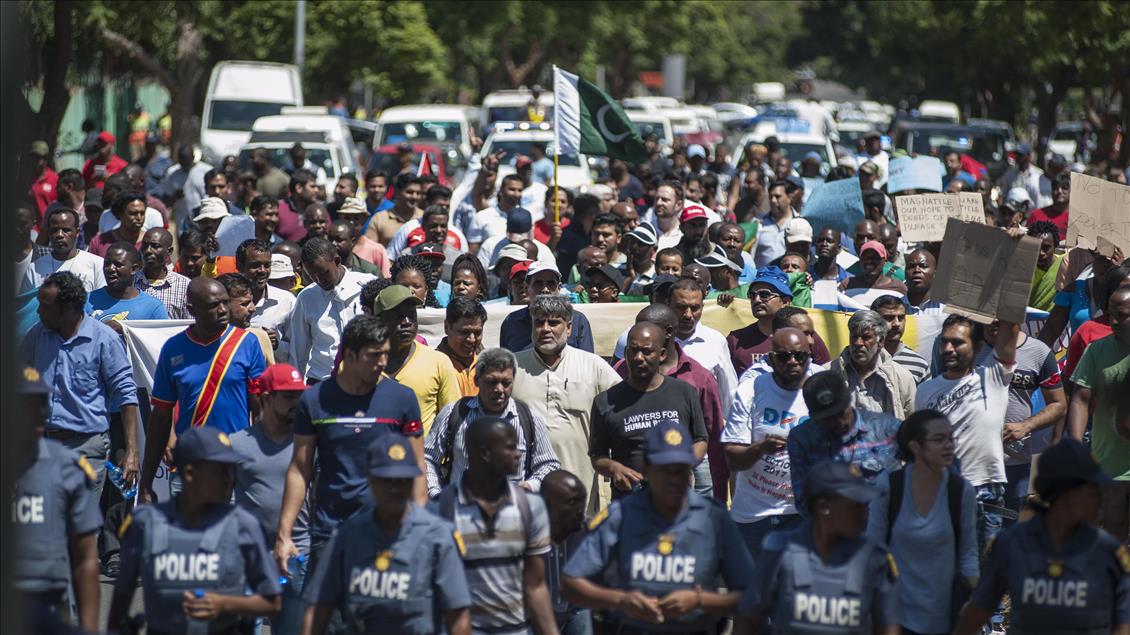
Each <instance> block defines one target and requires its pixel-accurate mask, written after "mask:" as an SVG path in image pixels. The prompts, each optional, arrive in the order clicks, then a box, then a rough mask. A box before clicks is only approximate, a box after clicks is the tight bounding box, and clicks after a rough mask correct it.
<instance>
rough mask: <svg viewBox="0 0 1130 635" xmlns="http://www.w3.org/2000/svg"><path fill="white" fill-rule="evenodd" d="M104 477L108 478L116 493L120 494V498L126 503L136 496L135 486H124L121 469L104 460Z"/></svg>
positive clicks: (123, 476) (124, 481)
mask: <svg viewBox="0 0 1130 635" xmlns="http://www.w3.org/2000/svg"><path fill="white" fill-rule="evenodd" d="M106 476H107V477H109V479H110V482H111V483H113V484H114V487H116V488H118V491H119V492H121V493H122V498H124V499H126V500H127V501H132V500H133V499H134V497H136V496H137V485H134V486H133V487H129V486H128V485H126V477H125V474H124V473H122V468H120V467H118V466H117V465H116V464H115V463H114V462H113V461H111V460H109V459H107V460H106Z"/></svg>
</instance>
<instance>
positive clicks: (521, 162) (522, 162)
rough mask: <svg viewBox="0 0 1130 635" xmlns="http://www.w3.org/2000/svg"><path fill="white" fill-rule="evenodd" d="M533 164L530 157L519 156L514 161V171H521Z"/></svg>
mask: <svg viewBox="0 0 1130 635" xmlns="http://www.w3.org/2000/svg"><path fill="white" fill-rule="evenodd" d="M533 162H534V161H533V159H531V158H530V157H528V156H526V155H524V154H519V155H518V158H517V159H515V160H514V169H515V170H521V169H522V168H524V167H526V166H527V165H532V164H533Z"/></svg>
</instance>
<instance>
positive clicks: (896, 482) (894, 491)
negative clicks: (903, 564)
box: [887, 469, 960, 545]
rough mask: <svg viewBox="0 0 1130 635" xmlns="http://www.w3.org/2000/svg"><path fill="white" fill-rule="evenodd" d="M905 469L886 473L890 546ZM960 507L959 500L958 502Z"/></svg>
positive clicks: (888, 540) (897, 514)
mask: <svg viewBox="0 0 1130 635" xmlns="http://www.w3.org/2000/svg"><path fill="white" fill-rule="evenodd" d="M905 474H906V470H905V469H898V470H895V471H894V472H888V473H887V483H888V485H889V486H890V487H889V489H890V495H889V496H888V497H887V544H888V545H889V544H891V535H892V532H893V531H894V527H895V519H897V518H898V517H899V509H900V508H901V507H902V494H903V490H904V488H905V482H904V476H905ZM958 504H959V505H960V500H959V502H958Z"/></svg>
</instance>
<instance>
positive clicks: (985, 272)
mask: <svg viewBox="0 0 1130 635" xmlns="http://www.w3.org/2000/svg"><path fill="white" fill-rule="evenodd" d="M1039 253H1040V241H1039V240H1037V239H1035V238H1032V237H1030V236H1025V237H1023V238H1020V239H1014V238H1011V237H1009V235H1008V234H1007V233H1005V232H1004V231H1003V230H1001V229H998V228H995V227H989V226H987V225H980V224H977V223H963V222H961V221H959V220H957V219H955V218H951V219H949V220H948V221H947V223H946V232H945V240H943V241H942V253H941V256H940V257H939V258H938V272H937V275H936V276H935V277H934V286H933V287H931V288H930V297H931V299H934V300H937V301H939V302H944V303H945V304H946V308H945V311H946V312H947V313H960V314H962V315H966V316H968V317H969V318H970V319H973V320H976V321H978V322H983V323H985V324H988V323H989V322H992V321H993V319H1001V320H1005V321H1008V322H1016V323H1018V324H1022V323H1024V320H1025V317H1026V315H1027V308H1028V291H1029V289H1030V287H1031V286H1032V273H1033V272H1034V271H1035V269H1036V258H1037V257H1038V256H1039Z"/></svg>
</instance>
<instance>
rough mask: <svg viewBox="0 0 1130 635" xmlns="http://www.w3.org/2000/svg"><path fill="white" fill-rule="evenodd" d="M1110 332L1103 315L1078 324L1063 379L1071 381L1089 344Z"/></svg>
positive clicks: (1108, 320) (1070, 346) (1068, 352)
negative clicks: (1072, 374)
mask: <svg viewBox="0 0 1130 635" xmlns="http://www.w3.org/2000/svg"><path fill="white" fill-rule="evenodd" d="M1064 216H1067V214H1064ZM1112 332H1113V331H1112V330H1111V328H1110V318H1108V317H1107V316H1105V315H1104V316H1102V317H1100V318H1098V319H1095V320H1087V321H1086V322H1084V323H1082V324H1080V325H1079V328H1077V329H1075V334H1074V335H1072V336H1071V341H1070V342H1069V343H1068V344H1067V361H1066V362H1065V363H1064V365H1063V378H1064V379H1071V373H1073V372H1075V367H1076V366H1078V365H1079V360H1081V359H1083V351H1085V350H1087V347H1088V346H1090V345H1091V342H1094V341H1095V340H1101V339H1102V338H1104V337H1106V336H1107V335H1110V334H1111V333H1112Z"/></svg>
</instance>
